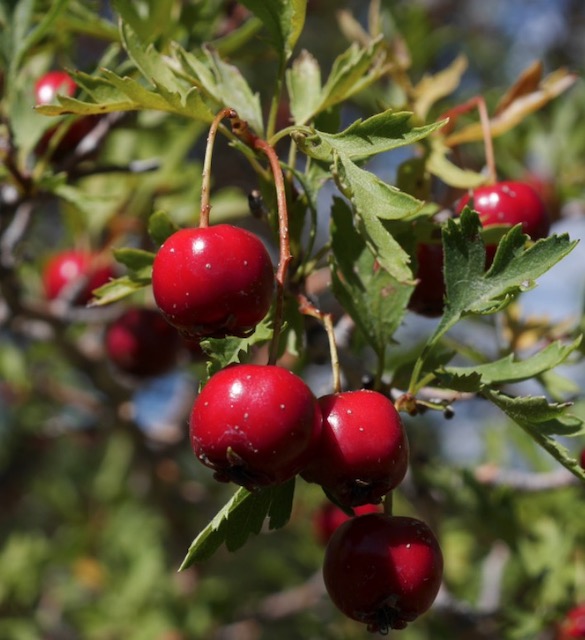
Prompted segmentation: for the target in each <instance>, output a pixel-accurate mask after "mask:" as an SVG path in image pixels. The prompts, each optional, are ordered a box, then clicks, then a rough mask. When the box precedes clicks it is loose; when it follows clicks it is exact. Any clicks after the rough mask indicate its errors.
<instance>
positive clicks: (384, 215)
mask: <svg viewBox="0 0 585 640" xmlns="http://www.w3.org/2000/svg"><path fill="white" fill-rule="evenodd" d="M333 176H334V178H335V182H336V183H337V186H338V187H339V189H340V191H341V192H342V193H343V194H344V195H345V196H346V197H347V198H349V200H350V201H351V203H352V205H353V207H354V211H355V213H356V215H357V218H358V229H359V231H360V233H361V234H362V235H363V237H364V238H365V240H366V243H367V244H368V247H369V248H370V251H372V253H373V254H374V255H375V257H376V258H377V260H378V262H379V263H380V265H381V266H382V267H383V268H384V269H386V271H387V272H388V273H389V274H390V275H392V276H393V277H394V278H395V279H396V280H397V281H398V282H409V283H410V282H411V281H412V277H413V276H412V271H411V269H410V267H409V263H410V257H409V256H408V254H407V253H406V251H404V249H403V248H402V247H401V246H400V244H399V243H398V242H397V241H396V240H395V238H394V237H393V236H392V234H391V233H390V232H389V231H388V229H387V228H386V227H385V226H384V224H383V223H382V221H383V220H405V219H407V218H410V217H412V216H414V215H415V214H416V213H417V212H418V211H419V210H420V209H421V208H422V206H423V203H422V202H421V201H419V200H417V199H416V198H413V197H412V196H409V195H408V194H406V193H403V192H402V191H399V190H398V189H396V187H392V186H390V185H388V184H386V183H385V182H382V180H380V179H379V178H378V177H377V176H375V175H374V174H373V173H370V172H369V171H365V170H364V169H360V167H358V166H357V165H356V164H354V163H353V162H352V161H351V160H350V159H349V158H347V157H345V156H343V155H341V154H339V155H336V157H335V164H334V174H333Z"/></svg>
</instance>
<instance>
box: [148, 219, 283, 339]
mask: <svg viewBox="0 0 585 640" xmlns="http://www.w3.org/2000/svg"><path fill="white" fill-rule="evenodd" d="M273 288H274V269H273V266H272V262H271V259H270V255H269V254H268V251H267V250H266V248H265V246H264V244H263V243H262V241H261V240H260V238H258V237H257V236H255V235H254V234H253V233H250V232H249V231H246V230H245V229H240V228H238V227H234V226H232V225H228V224H218V225H213V226H209V227H202V228H201V227H200V228H189V229H181V230H180V231H177V232H175V233H174V234H173V235H171V236H170V237H169V238H168V239H167V240H166V241H165V242H164V243H163V245H162V246H161V247H160V249H159V251H158V253H157V254H156V257H155V260H154V264H153V269H152V290H153V293H154V298H155V300H156V303H157V305H158V307H159V309H160V310H161V311H162V313H163V315H164V316H165V318H166V319H167V321H168V322H169V323H170V324H172V325H173V326H175V327H177V329H179V331H180V332H181V333H182V334H183V335H184V336H186V337H190V338H197V337H216V338H218V337H224V336H226V335H236V336H245V335H248V334H249V333H250V332H251V331H252V330H253V329H254V327H255V326H256V325H257V324H258V323H259V322H260V321H261V320H262V319H263V318H264V316H265V315H266V313H267V312H268V310H269V308H270V304H271V302H272V293H273Z"/></svg>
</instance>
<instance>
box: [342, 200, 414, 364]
mask: <svg viewBox="0 0 585 640" xmlns="http://www.w3.org/2000/svg"><path fill="white" fill-rule="evenodd" d="M331 214H332V226H331V238H332V244H331V249H332V265H331V266H332V269H331V274H332V286H333V292H334V294H335V296H336V298H337V299H338V300H339V301H340V302H341V304H342V306H343V308H344V309H345V310H346V311H347V312H348V313H349V315H350V316H351V317H352V318H353V320H354V321H355V323H356V325H357V326H358V327H359V328H360V329H361V331H362V333H363V335H364V337H365V338H366V340H367V341H368V342H369V343H370V345H371V347H372V348H373V349H374V351H375V352H376V353H377V354H378V355H381V354H383V353H384V351H385V349H386V346H387V345H388V344H389V343H390V342H391V341H392V336H393V335H394V333H395V331H396V330H397V329H398V327H399V325H400V323H401V321H402V318H403V316H404V311H405V309H406V305H407V303H408V300H409V298H410V295H411V293H412V289H413V287H412V286H411V285H404V284H401V283H399V282H398V281H397V280H396V279H395V278H394V277H392V276H391V275H390V274H389V273H387V272H386V271H385V270H384V269H381V268H380V267H379V265H378V264H377V261H376V259H375V257H374V256H373V255H372V253H371V252H370V251H369V250H368V248H367V246H366V243H365V241H364V240H363V238H362V237H361V236H360V235H359V234H358V232H357V231H356V229H355V228H354V225H353V222H352V213H351V210H350V208H349V207H348V205H347V204H346V203H345V202H344V201H343V200H341V199H340V198H336V199H335V201H334V204H333V209H332V212H331Z"/></svg>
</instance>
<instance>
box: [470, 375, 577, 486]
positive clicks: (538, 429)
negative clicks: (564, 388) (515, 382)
mask: <svg viewBox="0 0 585 640" xmlns="http://www.w3.org/2000/svg"><path fill="white" fill-rule="evenodd" d="M482 395H483V396H484V397H486V398H488V399H489V400H491V401H492V402H493V403H494V404H495V405H496V406H497V407H499V408H500V409H501V410H502V411H503V412H504V413H505V414H506V415H507V416H508V417H509V418H511V419H512V420H513V421H514V422H515V423H516V424H518V425H519V426H520V427H522V429H524V431H525V432H526V433H527V434H528V435H529V436H530V437H531V438H532V439H533V440H535V442H537V443H538V444H539V445H540V446H541V447H542V448H543V449H545V450H546V451H547V452H548V453H550V454H551V455H552V456H553V458H555V460H557V461H558V462H560V464H562V465H563V466H564V467H566V468H567V469H568V470H569V471H570V472H571V473H573V474H574V475H575V476H577V477H578V478H580V479H581V480H584V481H585V469H583V468H582V467H581V465H580V463H579V461H578V460H576V459H575V458H573V457H572V456H571V455H570V453H569V451H568V449H567V448H566V447H564V446H563V445H561V444H559V442H558V441H557V440H555V439H554V438H552V437H551V436H554V435H561V436H570V435H577V434H580V433H581V432H582V425H583V421H582V420H581V419H580V418H578V417H577V416H575V415H572V414H569V413H567V409H568V408H569V407H570V406H571V404H570V403H552V404H550V403H549V402H548V400H547V399H546V398H544V397H520V398H513V397H511V396H508V395H505V394H503V393H500V392H498V391H495V390H493V389H489V388H487V387H486V388H484V389H483V390H482Z"/></svg>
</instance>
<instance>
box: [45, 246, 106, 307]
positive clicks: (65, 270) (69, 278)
mask: <svg viewBox="0 0 585 640" xmlns="http://www.w3.org/2000/svg"><path fill="white" fill-rule="evenodd" d="M114 276H115V272H114V269H113V267H112V265H110V264H104V263H103V261H101V260H100V259H99V258H98V257H96V256H95V255H94V254H92V253H88V252H85V251H75V250H71V251H63V252H61V253H57V254H55V255H54V256H52V257H51V258H50V259H49V261H48V262H47V264H46V265H45V269H44V271H43V286H44V289H45V295H46V297H47V298H48V299H49V300H54V299H56V298H58V297H61V296H64V297H66V298H67V297H68V296H69V295H73V298H72V302H73V304H76V305H79V306H81V305H84V304H87V303H88V302H89V301H90V300H91V298H92V296H93V293H92V292H93V290H94V289H97V288H98V287H101V286H102V285H104V284H106V282H108V281H109V280H110V279H111V278H113V277H114Z"/></svg>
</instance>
